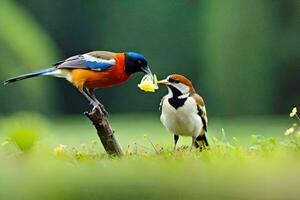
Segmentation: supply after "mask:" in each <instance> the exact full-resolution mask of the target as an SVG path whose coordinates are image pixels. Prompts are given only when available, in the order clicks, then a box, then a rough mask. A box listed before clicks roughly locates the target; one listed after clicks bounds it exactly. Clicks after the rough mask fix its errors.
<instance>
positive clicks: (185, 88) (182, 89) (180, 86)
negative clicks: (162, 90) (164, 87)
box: [174, 83, 190, 95]
mask: <svg viewBox="0 0 300 200" xmlns="http://www.w3.org/2000/svg"><path fill="white" fill-rule="evenodd" d="M174 87H176V88H177V89H178V90H179V91H180V92H181V93H182V94H183V95H184V94H187V93H189V92H190V88H189V87H188V86H186V85H184V84H182V83H177V84H174Z"/></svg>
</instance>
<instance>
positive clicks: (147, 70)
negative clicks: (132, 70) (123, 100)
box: [141, 66, 152, 75]
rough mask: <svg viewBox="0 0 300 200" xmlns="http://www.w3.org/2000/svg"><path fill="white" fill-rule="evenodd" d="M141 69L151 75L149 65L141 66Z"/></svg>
mask: <svg viewBox="0 0 300 200" xmlns="http://www.w3.org/2000/svg"><path fill="white" fill-rule="evenodd" d="M141 71H142V72H144V73H145V74H149V75H152V72H151V70H150V68H149V66H146V67H142V68H141Z"/></svg>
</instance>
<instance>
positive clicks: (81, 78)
mask: <svg viewBox="0 0 300 200" xmlns="http://www.w3.org/2000/svg"><path fill="white" fill-rule="evenodd" d="M115 59H116V64H115V65H114V66H112V67H111V68H109V69H107V70H105V71H99V72H98V71H93V70H89V69H73V70H72V72H71V79H72V83H73V85H75V87H77V88H78V89H82V88H83V87H84V86H87V87H89V88H92V89H97V88H106V87H112V86H115V85H119V84H121V83H123V82H125V81H127V80H128V78H129V76H128V75H127V74H126V73H125V55H124V54H123V53H120V54H116V55H115Z"/></svg>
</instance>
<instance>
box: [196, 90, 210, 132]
mask: <svg viewBox="0 0 300 200" xmlns="http://www.w3.org/2000/svg"><path fill="white" fill-rule="evenodd" d="M192 97H193V98H194V99H195V101H196V103H197V108H198V115H199V116H200V117H201V120H202V124H203V129H204V130H205V131H206V132H207V125H208V119H207V113H206V108H205V104H204V100H203V98H202V97H201V96H200V95H198V94H193V95H192Z"/></svg>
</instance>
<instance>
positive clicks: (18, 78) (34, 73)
mask: <svg viewBox="0 0 300 200" xmlns="http://www.w3.org/2000/svg"><path fill="white" fill-rule="evenodd" d="M55 70H56V68H55V67H51V68H48V69H42V70H39V71H35V72H32V73H28V74H23V75H20V76H17V77H14V78H11V79H8V80H6V81H4V85H6V84H8V83H13V82H16V81H20V80H23V79H27V78H32V77H36V76H41V75H47V73H50V72H53V71H55Z"/></svg>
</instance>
